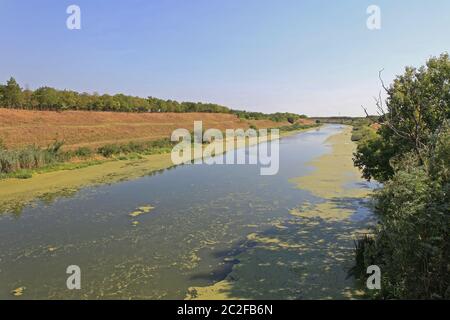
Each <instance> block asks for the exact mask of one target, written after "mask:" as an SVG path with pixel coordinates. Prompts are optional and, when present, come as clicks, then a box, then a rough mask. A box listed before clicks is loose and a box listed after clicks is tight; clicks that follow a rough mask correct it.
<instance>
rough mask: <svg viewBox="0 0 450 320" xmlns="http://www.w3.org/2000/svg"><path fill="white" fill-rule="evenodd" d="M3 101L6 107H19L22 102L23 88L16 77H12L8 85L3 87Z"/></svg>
mask: <svg viewBox="0 0 450 320" xmlns="http://www.w3.org/2000/svg"><path fill="white" fill-rule="evenodd" d="M2 91H3V93H2V96H3V98H2V102H3V104H4V106H6V107H12V108H18V107H21V104H22V102H23V101H22V88H20V86H19V84H18V83H17V82H16V79H14V78H13V77H11V78H10V79H9V80H8V81H7V82H6V86H4V87H3V90H2Z"/></svg>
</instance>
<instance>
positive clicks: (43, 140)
mask: <svg viewBox="0 0 450 320" xmlns="http://www.w3.org/2000/svg"><path fill="white" fill-rule="evenodd" d="M199 120H201V121H203V126H204V128H217V129H220V130H224V129H236V128H243V129H247V128H249V127H250V125H254V126H256V127H257V128H273V127H280V126H284V125H289V123H288V122H287V121H286V122H275V121H271V120H245V119H239V118H238V117H237V116H236V115H233V114H224V113H127V112H96V111H64V112H55V111H31V110H18V109H3V108H0V140H2V142H3V144H4V145H5V146H6V147H8V148H18V147H23V146H26V145H30V144H36V145H39V146H43V147H45V146H47V145H49V144H50V143H52V142H54V141H55V140H56V139H57V140H64V146H65V148H68V149H73V148H77V147H81V146H88V147H97V146H100V145H105V144H107V143H114V142H127V141H141V140H158V139H161V138H168V137H170V134H171V133H172V131H173V130H174V129H177V128H186V129H188V130H192V129H193V124H194V121H199ZM299 121H300V122H302V123H309V122H310V121H309V120H305V119H300V120H299Z"/></svg>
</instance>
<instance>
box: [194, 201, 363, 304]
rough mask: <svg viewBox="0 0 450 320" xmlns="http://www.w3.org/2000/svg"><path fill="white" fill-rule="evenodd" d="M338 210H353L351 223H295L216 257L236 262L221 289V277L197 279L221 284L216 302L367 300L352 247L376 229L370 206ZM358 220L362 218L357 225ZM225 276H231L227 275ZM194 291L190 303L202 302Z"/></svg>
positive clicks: (295, 219) (353, 203) (268, 231)
mask: <svg viewBox="0 0 450 320" xmlns="http://www.w3.org/2000/svg"><path fill="white" fill-rule="evenodd" d="M332 203H333V205H336V206H337V207H339V208H344V209H345V210H351V215H350V217H349V218H347V219H324V218H321V217H293V218H290V219H285V220H283V221H279V222H278V223H277V224H276V226H272V227H270V228H268V229H266V230H265V231H262V232H259V233H255V234H251V235H250V236H248V237H247V239H246V240H245V241H243V242H240V243H238V244H236V246H235V247H234V248H232V249H231V250H229V251H227V252H226V253H220V254H218V255H217V256H219V257H220V256H226V257H229V256H230V255H231V254H232V253H233V252H235V253H237V254H235V255H234V260H233V261H234V262H238V263H233V266H232V270H231V271H230V273H229V274H228V275H227V276H226V277H223V279H224V280H225V281H226V283H227V285H226V286H224V287H220V286H217V281H221V280H222V279H221V278H220V277H219V278H217V277H214V276H212V275H211V277H207V276H205V275H198V274H196V275H193V276H192V277H193V279H196V278H198V277H202V279H208V280H211V281H214V282H216V286H215V285H213V286H211V287H210V288H211V289H212V290H213V291H215V292H214V294H213V295H212V296H204V295H201V294H200V296H199V297H200V298H214V297H219V296H222V297H223V296H225V297H228V298H239V299H345V298H347V299H348V298H358V297H362V296H361V294H362V293H361V292H358V290H357V289H356V288H357V287H358V285H357V283H356V281H355V280H354V279H353V278H351V277H349V276H348V272H349V270H350V269H351V268H352V266H353V252H354V246H353V241H354V240H355V239H356V237H357V236H358V234H359V233H360V234H364V233H365V228H366V227H367V225H368V224H370V223H371V216H370V212H369V211H367V210H368V208H367V203H366V202H364V201H363V200H361V198H340V199H338V198H336V199H333V200H332ZM354 217H358V219H355V218H354ZM222 270H228V268H226V269H222ZM201 290H202V288H193V289H191V290H190V291H189V295H188V296H189V297H191V298H196V297H198V291H201Z"/></svg>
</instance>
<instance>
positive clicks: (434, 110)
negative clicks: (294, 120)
mask: <svg viewBox="0 0 450 320" xmlns="http://www.w3.org/2000/svg"><path fill="white" fill-rule="evenodd" d="M380 79H381V76H380ZM382 86H383V89H384V90H385V92H386V94H387V99H386V103H385V104H384V103H383V101H382V99H381V94H380V97H379V98H378V99H377V106H378V110H379V115H380V122H381V123H382V127H381V129H380V130H379V134H380V137H377V138H375V140H376V139H382V141H381V142H380V141H369V142H367V143H365V144H362V145H360V147H358V150H357V152H356V154H355V163H356V165H357V166H358V167H359V168H360V169H362V171H363V173H364V176H365V177H366V178H376V179H378V180H379V181H385V180H387V179H389V178H390V177H392V175H393V172H394V171H393V168H392V161H399V158H400V157H402V155H404V154H405V153H408V152H409V151H412V152H413V153H415V155H416V157H417V160H418V161H419V164H423V163H424V162H425V161H426V159H427V157H428V155H429V154H432V153H433V150H434V147H435V144H433V143H431V142H432V138H433V136H436V135H438V134H439V132H440V131H441V130H442V127H443V123H444V122H445V121H447V119H448V118H449V117H450V59H449V55H448V54H443V55H441V56H440V57H437V58H436V57H433V58H431V59H430V60H428V61H427V63H426V66H423V67H421V68H419V69H416V68H413V67H407V68H406V69H405V73H404V74H403V75H400V76H398V77H397V78H396V79H395V80H394V82H393V84H392V85H391V86H390V87H389V88H387V87H386V86H385V85H384V83H383V81H382ZM368 159H371V160H370V161H368Z"/></svg>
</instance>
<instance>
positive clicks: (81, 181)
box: [0, 126, 320, 214]
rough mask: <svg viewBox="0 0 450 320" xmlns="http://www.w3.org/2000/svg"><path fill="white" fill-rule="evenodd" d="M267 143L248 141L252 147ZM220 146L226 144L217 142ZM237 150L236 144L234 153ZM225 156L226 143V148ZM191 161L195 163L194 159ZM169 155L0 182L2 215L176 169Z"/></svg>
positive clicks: (155, 155) (143, 156) (0, 211)
mask: <svg viewBox="0 0 450 320" xmlns="http://www.w3.org/2000/svg"><path fill="white" fill-rule="evenodd" d="M318 128H320V126H318V127H314V128H308V129H300V130H295V131H287V132H280V137H279V138H280V139H281V138H283V137H288V136H292V135H295V134H299V133H303V132H307V131H309V130H316V129H318ZM261 142H264V141H251V140H250V141H248V145H249V146H252V145H255V144H258V143H261ZM217 143H223V142H222V141H221V142H217ZM236 148H237V146H236V144H235V149H236ZM223 150H224V152H223V153H226V152H228V151H230V150H227V149H226V143H225V145H224V148H223ZM192 160H195V158H194V157H193V158H192ZM173 166H174V165H173V163H172V160H171V155H170V153H163V154H154V155H141V158H140V159H133V160H118V159H117V160H106V161H105V162H101V163H98V164H93V165H88V166H86V167H81V168H75V169H68V170H67V169H66V170H64V169H62V170H56V171H50V172H44V173H36V174H34V175H33V177H31V178H29V179H17V178H8V179H4V180H0V198H1V200H0V214H1V213H2V212H3V213H7V212H20V211H21V210H22V208H23V207H25V206H26V205H29V204H30V203H32V202H33V201H35V200H39V199H40V200H43V199H44V200H45V199H53V198H55V197H58V196H65V195H71V194H73V193H75V192H77V191H78V190H80V189H82V188H84V187H92V186H99V185H104V184H112V183H117V182H121V181H127V180H133V179H137V178H141V177H144V176H146V175H151V174H154V173H156V172H158V171H161V170H165V169H169V168H171V167H173Z"/></svg>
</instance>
